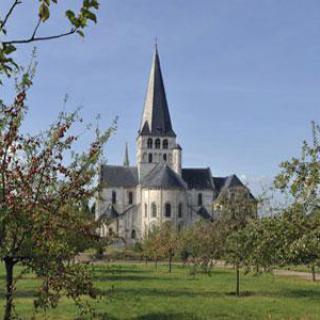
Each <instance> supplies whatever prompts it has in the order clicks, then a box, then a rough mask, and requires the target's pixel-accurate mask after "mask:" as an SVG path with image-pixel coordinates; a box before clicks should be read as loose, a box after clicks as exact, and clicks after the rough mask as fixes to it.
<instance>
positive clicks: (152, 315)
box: [132, 312, 201, 320]
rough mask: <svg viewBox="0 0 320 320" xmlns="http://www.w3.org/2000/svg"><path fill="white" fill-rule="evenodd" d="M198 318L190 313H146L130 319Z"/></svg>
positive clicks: (179, 319)
mask: <svg viewBox="0 0 320 320" xmlns="http://www.w3.org/2000/svg"><path fill="white" fill-rule="evenodd" d="M172 319H175V320H200V319H201V318H199V317H197V316H195V315H193V314H190V313H166V312H163V313H162V312H155V313H147V314H145V315H142V316H138V317H135V318H132V320H172Z"/></svg>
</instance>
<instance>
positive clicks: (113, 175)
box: [100, 165, 139, 188]
mask: <svg viewBox="0 0 320 320" xmlns="http://www.w3.org/2000/svg"><path fill="white" fill-rule="evenodd" d="M100 182H101V183H102V184H104V185H106V186H108V187H124V188H134V187H136V186H137V185H138V183H139V182H138V169H137V167H127V166H110V165H102V167H101V177H100Z"/></svg>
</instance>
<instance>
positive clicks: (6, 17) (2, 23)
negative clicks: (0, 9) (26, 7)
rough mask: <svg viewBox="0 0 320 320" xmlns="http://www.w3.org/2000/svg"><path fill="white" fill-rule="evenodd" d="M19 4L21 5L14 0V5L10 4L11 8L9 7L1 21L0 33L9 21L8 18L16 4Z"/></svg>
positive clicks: (17, 0) (18, 1)
mask: <svg viewBox="0 0 320 320" xmlns="http://www.w3.org/2000/svg"><path fill="white" fill-rule="evenodd" d="M20 3H21V1H20V0H15V1H14V3H13V4H12V6H11V7H10V9H9V11H8V13H7V14H6V16H5V18H4V20H3V21H2V22H1V24H0V31H1V30H3V28H4V26H5V25H6V23H7V21H8V19H9V18H10V16H11V14H12V12H13V10H14V8H15V7H16V6H17V5H18V4H20Z"/></svg>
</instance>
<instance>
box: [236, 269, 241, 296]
mask: <svg viewBox="0 0 320 320" xmlns="http://www.w3.org/2000/svg"><path fill="white" fill-rule="evenodd" d="M236 278H237V280H236V295H237V297H240V270H239V265H238V264H237V265H236Z"/></svg>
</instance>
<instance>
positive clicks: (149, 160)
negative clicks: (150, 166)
mask: <svg viewBox="0 0 320 320" xmlns="http://www.w3.org/2000/svg"><path fill="white" fill-rule="evenodd" d="M148 162H149V163H152V153H149V155H148Z"/></svg>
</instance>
